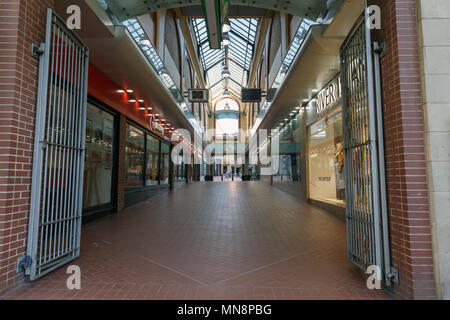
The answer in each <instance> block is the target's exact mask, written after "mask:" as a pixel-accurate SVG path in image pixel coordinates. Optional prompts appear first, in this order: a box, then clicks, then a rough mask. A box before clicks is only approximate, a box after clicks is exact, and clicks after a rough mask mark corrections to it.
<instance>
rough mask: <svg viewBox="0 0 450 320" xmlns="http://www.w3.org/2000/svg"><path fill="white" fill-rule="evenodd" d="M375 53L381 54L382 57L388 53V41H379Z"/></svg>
mask: <svg viewBox="0 0 450 320" xmlns="http://www.w3.org/2000/svg"><path fill="white" fill-rule="evenodd" d="M373 51H374V52H375V53H377V54H379V55H380V58H382V57H384V56H385V55H386V42H381V43H377V46H375V48H374V50H373Z"/></svg>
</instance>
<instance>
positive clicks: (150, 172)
mask: <svg viewBox="0 0 450 320" xmlns="http://www.w3.org/2000/svg"><path fill="white" fill-rule="evenodd" d="M158 167H159V140H158V139H155V138H153V137H152V136H150V135H147V171H146V176H145V179H146V181H145V185H146V186H152V185H157V184H158V169H159V168H158Z"/></svg>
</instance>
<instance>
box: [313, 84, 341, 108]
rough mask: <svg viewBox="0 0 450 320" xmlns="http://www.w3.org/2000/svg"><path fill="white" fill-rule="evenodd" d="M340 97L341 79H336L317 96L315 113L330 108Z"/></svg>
mask: <svg viewBox="0 0 450 320" xmlns="http://www.w3.org/2000/svg"><path fill="white" fill-rule="evenodd" d="M341 97H342V90H341V77H337V78H336V79H334V80H333V81H332V82H331V83H330V84H329V85H328V86H326V87H325V88H324V89H322V91H320V92H319V94H318V95H317V109H316V111H317V113H318V114H319V113H322V112H323V111H325V110H327V109H329V108H331V107H332V106H334V105H335V104H336V102H337V101H338V100H339V99H341Z"/></svg>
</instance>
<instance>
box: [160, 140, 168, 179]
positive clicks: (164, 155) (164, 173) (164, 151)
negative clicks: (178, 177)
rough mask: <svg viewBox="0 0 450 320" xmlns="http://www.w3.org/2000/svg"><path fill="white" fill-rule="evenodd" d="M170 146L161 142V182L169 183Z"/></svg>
mask: <svg viewBox="0 0 450 320" xmlns="http://www.w3.org/2000/svg"><path fill="white" fill-rule="evenodd" d="M169 161H170V146H169V145H168V144H165V143H161V184H169Z"/></svg>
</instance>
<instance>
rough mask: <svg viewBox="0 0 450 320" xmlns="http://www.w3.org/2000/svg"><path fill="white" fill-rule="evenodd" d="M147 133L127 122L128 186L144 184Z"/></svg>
mask: <svg viewBox="0 0 450 320" xmlns="http://www.w3.org/2000/svg"><path fill="white" fill-rule="evenodd" d="M144 148H145V134H144V132H143V131H142V130H139V129H138V128H136V127H134V126H132V125H131V124H127V137H126V150H125V151H126V168H127V170H126V175H127V187H142V186H143V185H144V155H145V149H144Z"/></svg>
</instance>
